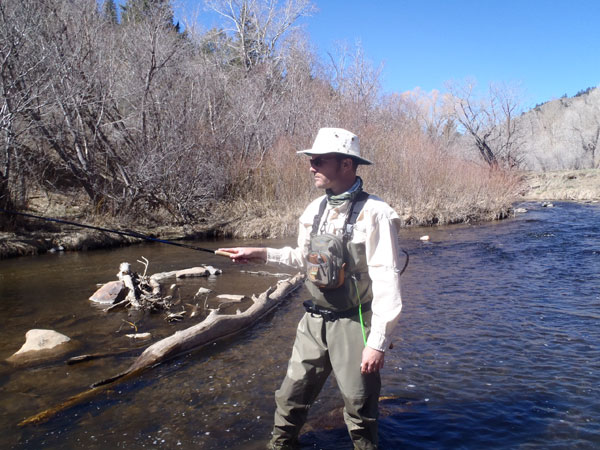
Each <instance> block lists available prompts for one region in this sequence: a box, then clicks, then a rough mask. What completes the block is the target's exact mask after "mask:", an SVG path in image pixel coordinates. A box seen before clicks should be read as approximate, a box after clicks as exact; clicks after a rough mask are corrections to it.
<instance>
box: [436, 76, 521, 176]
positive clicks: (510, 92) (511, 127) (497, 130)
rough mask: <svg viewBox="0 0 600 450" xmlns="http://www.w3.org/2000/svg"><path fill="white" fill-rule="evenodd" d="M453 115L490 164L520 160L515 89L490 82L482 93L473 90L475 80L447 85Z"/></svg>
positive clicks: (515, 162)
mask: <svg viewBox="0 0 600 450" xmlns="http://www.w3.org/2000/svg"><path fill="white" fill-rule="evenodd" d="M448 90H449V92H450V94H451V97H450V98H449V100H450V101H451V104H452V110H453V118H454V119H455V120H456V121H457V122H458V123H459V124H460V125H461V126H462V127H463V128H464V131H465V132H466V133H467V134H469V135H470V136H471V137H472V138H473V140H474V143H475V146H476V148H477V150H478V151H479V154H480V156H481V158H482V159H483V160H484V161H485V162H486V163H487V164H489V165H490V166H493V167H495V166H498V165H500V164H501V165H504V166H507V167H518V166H519V164H520V163H521V161H522V154H521V145H522V137H523V136H522V129H521V125H520V123H519V121H518V120H516V119H517V117H518V115H519V114H520V112H521V110H520V104H519V102H518V100H517V95H516V94H515V90H514V89H513V88H510V87H508V86H506V85H493V84H492V85H490V87H489V90H488V93H487V95H486V96H481V97H479V96H477V95H476V94H475V84H474V83H473V82H466V83H464V84H463V85H462V86H456V85H450V86H449V87H448Z"/></svg>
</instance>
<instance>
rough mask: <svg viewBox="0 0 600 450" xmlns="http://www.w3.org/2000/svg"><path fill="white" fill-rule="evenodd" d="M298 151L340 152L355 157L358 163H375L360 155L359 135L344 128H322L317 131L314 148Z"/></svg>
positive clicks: (312, 152) (308, 153)
mask: <svg viewBox="0 0 600 450" xmlns="http://www.w3.org/2000/svg"><path fill="white" fill-rule="evenodd" d="M296 153H303V154H305V155H309V156H312V155H324V154H327V153H340V154H342V155H347V156H348V157H349V158H353V159H355V160H356V161H357V162H358V164H373V163H372V162H371V161H369V160H368V159H365V158H363V157H361V156H360V145H359V144H358V136H356V135H355V134H352V133H350V132H349V131H346V130H344V129H342V128H321V129H320V130H319V132H318V133H317V137H316V138H315V142H314V144H313V146H312V148H310V149H308V150H300V151H298V152H296Z"/></svg>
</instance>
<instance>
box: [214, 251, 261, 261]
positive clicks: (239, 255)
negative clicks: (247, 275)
mask: <svg viewBox="0 0 600 450" xmlns="http://www.w3.org/2000/svg"><path fill="white" fill-rule="evenodd" d="M219 251H222V252H227V253H229V257H230V258H231V260H232V261H233V262H237V263H247V262H250V261H252V262H262V263H265V262H267V249H266V248H265V247H235V248H220V249H219Z"/></svg>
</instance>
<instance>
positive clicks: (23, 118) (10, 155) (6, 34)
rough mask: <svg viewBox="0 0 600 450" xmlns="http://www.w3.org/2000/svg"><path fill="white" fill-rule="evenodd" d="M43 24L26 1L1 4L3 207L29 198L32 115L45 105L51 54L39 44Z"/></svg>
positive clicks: (0, 176) (0, 168) (0, 180)
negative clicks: (24, 2) (43, 98)
mask: <svg viewBox="0 0 600 450" xmlns="http://www.w3.org/2000/svg"><path fill="white" fill-rule="evenodd" d="M41 19H42V17H40V15H39V14H37V13H36V11H35V10H34V9H30V8H23V6H22V4H21V2H18V1H14V0H12V1H11V0H8V1H6V2H2V3H0V139H1V144H0V145H1V148H2V150H1V153H0V207H3V208H9V209H10V208H12V207H20V206H22V205H23V204H24V202H25V198H26V191H25V186H26V179H25V177H26V170H25V165H26V162H27V159H28V154H29V153H30V145H31V139H29V138H28V133H29V132H30V131H31V129H32V127H34V125H35V124H34V123H33V122H32V121H31V120H30V119H29V116H30V112H31V111H32V110H34V109H35V108H36V107H37V105H39V104H40V103H43V100H42V99H41V96H42V95H43V92H44V91H45V90H46V88H47V84H46V81H47V71H46V70H45V68H44V63H45V62H46V60H47V55H46V54H45V52H44V51H43V50H42V48H40V47H38V46H37V45H36V38H35V37H36V36H37V34H38V33H39V30H40V28H41Z"/></svg>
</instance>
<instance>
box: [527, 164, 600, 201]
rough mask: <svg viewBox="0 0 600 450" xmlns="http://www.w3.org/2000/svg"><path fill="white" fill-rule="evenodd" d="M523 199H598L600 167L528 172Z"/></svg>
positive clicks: (599, 194)
mask: <svg viewBox="0 0 600 450" xmlns="http://www.w3.org/2000/svg"><path fill="white" fill-rule="evenodd" d="M523 198H524V199H525V200H575V201H600V169H583V170H558V171H549V172H529V173H527V174H526V175H525V178H524V189H523Z"/></svg>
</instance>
